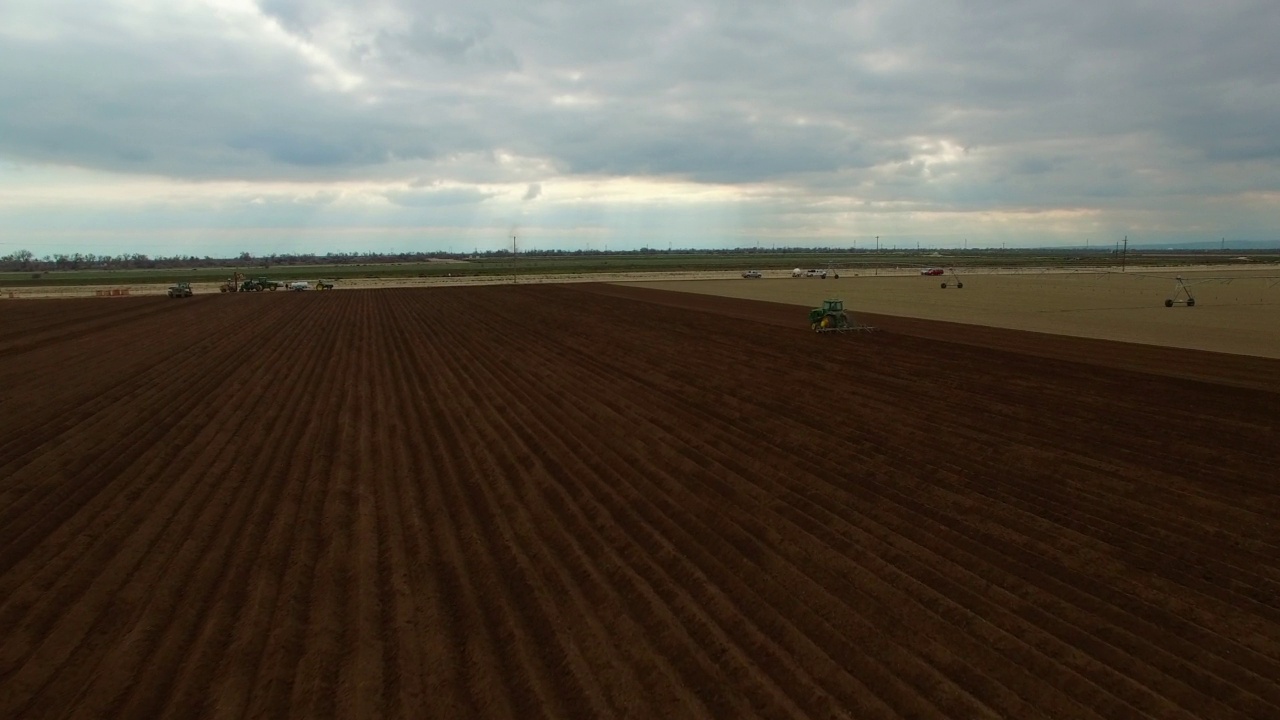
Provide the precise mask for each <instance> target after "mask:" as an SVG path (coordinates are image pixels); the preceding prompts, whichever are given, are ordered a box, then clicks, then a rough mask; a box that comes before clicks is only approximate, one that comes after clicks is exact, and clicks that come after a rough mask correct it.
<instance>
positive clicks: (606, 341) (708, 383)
mask: <svg viewBox="0 0 1280 720" xmlns="http://www.w3.org/2000/svg"><path fill="white" fill-rule="evenodd" d="M795 313H796V310H795V309H794V308H789V307H785V306H778V305H770V304H766V303H752V302H749V301H739V300H726V299H721V298H714V297H696V296H690V295H680V294H673V293H659V292H656V291H647V290H638V289H631V288H619V287H610V286H573V287H570V286H538V287H521V286H514V287H513V286H506V287H479V288H448V289H437V290H382V291H349V292H335V293H309V294H308V293H287V294H281V293H276V294H264V295H257V294H252V295H232V296H198V297H196V298H193V299H190V300H182V301H170V300H166V299H163V298H119V299H107V300H62V301H23V302H12V303H5V304H4V305H2V306H0V322H2V323H3V324H2V325H0V717H5V718H35V717H59V716H81V717H134V718H140V717H163V716H168V717H184V718H185V717H201V716H217V717H241V716H259V717H264V716H265V717H299V718H303V717H305V718H318V717H333V716H341V717H379V716H388V717H448V718H454V717H495V718H501V717H511V718H529V717H556V718H560V717H623V716H626V717H636V718H657V717H725V718H737V717H756V716H763V717H778V718H794V717H821V718H829V717H853V718H890V717H918V718H927V717H952V718H980V717H1013V718H1032V717H1057V718H1063V717H1073V718H1074V717H1093V718H1122V717H1124V718H1127V717H1160V718H1268V717H1280V680H1278V679H1280V491H1278V489H1277V488H1278V486H1277V481H1276V475H1277V467H1280V465H1278V462H1277V461H1278V460H1280V450H1278V449H1277V448H1278V447H1280V437H1278V436H1277V432H1276V424H1277V420H1276V418H1277V407H1280V404H1278V403H1277V401H1278V400H1280V394H1277V390H1278V386H1280V362H1277V361H1274V360H1266V359H1257V358H1246V357H1240V356H1226V355H1214V354H1212V353H1194V354H1192V353H1186V352H1184V351H1174V350H1162V349H1160V348H1151V347H1146V348H1136V347H1134V346H1126V345H1121V344H1115V343H1107V342H1102V341H1089V340H1081V339H1075V338H1063V337H1053V336H1048V335H1036V334H1032V333H1019V332H1016V331H1008V330H1005V331H998V332H996V331H993V332H992V333H989V334H983V333H976V332H975V331H974V330H973V328H971V327H966V326H956V325H948V324H945V323H931V322H929V321H923V320H912V321H905V320H902V321H898V320H895V319H893V318H876V319H875V320H876V321H877V324H881V325H882V326H883V327H884V328H885V331H883V332H879V333H875V334H871V335H863V336H858V337H848V336H846V337H820V336H817V335H815V334H813V333H810V332H808V331H807V330H805V329H802V327H803V326H802V325H798V324H797V321H796V318H795Z"/></svg>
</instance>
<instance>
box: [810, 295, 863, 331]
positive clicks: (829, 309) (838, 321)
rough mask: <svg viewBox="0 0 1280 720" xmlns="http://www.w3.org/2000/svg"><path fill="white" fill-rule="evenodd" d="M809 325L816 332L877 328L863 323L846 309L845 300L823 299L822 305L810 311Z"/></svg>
mask: <svg viewBox="0 0 1280 720" xmlns="http://www.w3.org/2000/svg"><path fill="white" fill-rule="evenodd" d="M809 327H810V328H812V329H813V331H814V332H820V333H830V332H857V331H870V330H875V328H873V327H871V326H869V325H861V324H859V323H858V322H857V321H856V320H854V319H853V317H852V316H850V315H849V314H848V313H846V312H845V310H844V301H843V300H834V299H833V300H823V301H822V307H818V308H814V309H812V310H810V311H809Z"/></svg>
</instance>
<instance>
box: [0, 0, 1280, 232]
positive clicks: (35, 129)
mask: <svg viewBox="0 0 1280 720" xmlns="http://www.w3.org/2000/svg"><path fill="white" fill-rule="evenodd" d="M258 8H259V10H260V13H261V14H260V15H259V16H256V17H255V16H253V15H251V14H247V15H243V16H241V15H233V14H228V13H222V14H214V13H211V12H210V13H204V14H201V13H200V12H199V11H198V10H196V9H186V10H183V9H179V8H178V7H177V6H174V7H170V8H168V9H166V10H160V11H156V12H152V13H150V14H147V15H142V14H136V13H134V11H133V10H132V9H131V8H130V6H128V5H127V4H115V3H111V2H105V3H102V4H98V3H94V4H89V5H85V4H83V3H72V2H66V3H62V4H59V3H49V2H39V1H38V0H14V2H13V3H12V4H6V7H5V8H4V9H0V159H3V160H5V161H9V162H14V163H18V164H35V165H41V166H44V165H49V166H70V167H78V168H88V169H93V170H102V171H107V172H111V173H119V174H124V175H129V176H155V175H159V176H164V177H169V178H174V179H178V180H196V181H201V180H210V179H228V180H244V181H250V182H257V181H263V180H289V181H303V182H316V183H334V182H349V181H376V182H382V183H386V184H389V185H392V186H398V187H404V188H408V189H407V190H403V191H400V190H397V191H392V192H388V193H386V194H385V197H386V198H387V199H389V200H391V201H392V202H393V203H395V204H396V205H397V206H398V207H431V206H440V205H458V204H472V205H484V204H490V203H486V202H484V201H486V200H491V199H493V198H492V195H491V194H488V193H489V191H486V190H481V189H476V190H472V191H467V192H464V191H460V190H457V189H456V187H455V188H454V189H450V190H443V189H441V187H437V186H435V185H431V184H430V183H432V182H438V181H441V180H443V181H446V182H447V183H451V184H453V185H455V186H456V185H457V184H459V183H461V184H466V183H490V184H495V183H508V184H512V185H516V186H525V187H526V188H527V190H526V192H525V199H526V200H529V199H533V198H536V197H539V195H540V193H541V185H540V184H539V183H540V182H542V181H543V180H545V179H548V178H551V177H554V176H556V175H559V176H561V177H565V178H573V177H584V178H605V179H607V178H611V177H617V178H651V179H667V180H683V181H691V182H693V183H699V184H721V185H728V186H740V187H755V186H761V185H767V186H770V187H774V188H777V189H778V193H779V194H775V195H774V196H769V197H765V196H757V197H759V198H760V200H759V202H761V203H765V204H766V206H767V207H773V208H775V209H776V210H777V212H778V213H779V217H783V216H784V215H786V214H787V213H789V212H790V211H789V210H787V208H789V207H791V204H792V203H793V202H794V198H795V197H797V196H798V197H802V198H809V200H810V201H811V205H812V207H829V206H830V205H831V204H832V202H833V198H834V199H836V200H839V199H842V198H843V199H844V200H846V201H847V204H848V206H849V207H861V206H859V205H857V203H859V202H866V203H872V204H876V203H879V204H881V206H883V207H888V206H893V207H910V208H913V212H928V211H931V210H932V211H945V212H953V211H962V212H967V211H972V212H986V211H998V210H1009V211H1047V210H1054V209H1071V210H1074V209H1080V208H1093V209H1096V210H1097V211H1099V212H1108V213H1115V212H1118V211H1119V210H1121V209H1123V208H1126V207H1134V208H1136V207H1141V208H1143V209H1144V212H1150V211H1151V208H1157V207H1161V203H1163V202H1168V203H1171V204H1170V205H1169V206H1168V207H1169V208H1170V210H1171V211H1172V210H1173V208H1174V207H1175V206H1174V205H1173V204H1172V203H1175V202H1181V206H1180V207H1183V208H1185V207H1186V203H1185V198H1186V196H1188V195H1193V194H1195V195H1201V196H1206V197H1208V196H1213V197H1219V198H1221V197H1227V196H1230V195H1232V194H1243V193H1254V194H1256V193H1268V192H1271V193H1274V192H1277V191H1280V170H1278V169H1277V165H1278V164H1277V162H1276V160H1277V158H1280V139H1277V135H1276V133H1275V132H1274V128H1275V127H1280V83H1278V82H1277V81H1276V79H1275V75H1274V68H1275V67H1280V49H1277V48H1278V47H1280V45H1278V44H1277V43H1275V42H1274V38H1275V37H1280V13H1276V12H1274V7H1273V3H1271V2H1270V1H1269V0H1234V1H1232V2H1226V3H1214V4H1204V3H1200V2H1190V1H1189V0H1182V1H1180V2H1169V3H1163V4H1161V5H1160V6H1159V7H1154V8H1153V7H1152V6H1151V5H1150V4H1148V3H1141V2H1137V1H1136V0H1121V1H1120V2H1114V3H1108V4H1103V5H1091V4H1084V5H1081V4H1079V3H1067V2H1056V3H1055V2H1051V3H1008V2H1003V1H1000V2H997V1H996V0H970V1H968V2H964V3H942V2H935V1H932V0H896V1H890V0H864V1H861V2H855V3H847V2H836V1H835V0H831V1H829V2H821V1H815V2H805V3H766V2H734V3H728V2H685V1H681V2H676V1H675V0H655V2H651V3H643V4H637V3H625V2H598V3H544V2H531V3H530V2H514V1H513V0H496V1H491V2H479V3H474V4H472V5H470V6H468V9H465V10H460V9H458V8H457V6H456V5H453V4H448V3H443V2H426V3H421V2H409V1H408V0H403V1H401V0H381V1H380V2H375V3H367V2H356V1H355V0H306V1H305V2H304V1H303V0H259V2H258ZM512 157H515V158H518V159H519V161H512V160H511V158H512ZM421 178H432V180H430V181H424V180H421ZM416 182H423V183H427V184H424V185H422V184H415V183H416ZM535 188H536V189H535ZM517 193H518V191H517ZM1171 198H1182V200H1173V199H1171ZM543 200H544V202H540V203H537V204H536V205H538V206H547V205H549V203H547V202H545V200H546V198H543ZM770 203H771V204H770ZM526 205H529V206H532V205H533V204H529V203H526ZM579 210H582V209H581V208H579ZM583 211H584V212H585V210H583ZM546 212H550V210H549V209H548V210H546ZM715 212H716V213H718V214H716V215H715V216H716V217H720V218H721V219H723V212H724V211H723V208H721V209H719V210H716V211H715ZM1223 212H1227V211H1223ZM1224 217H1225V216H1224ZM565 222H569V220H565ZM831 222H835V220H832V221H831ZM1117 222H1119V221H1117ZM1267 229H1268V228H1265V227H1259V228H1255V231H1257V232H1263V231H1265V230H1267ZM1270 229H1274V228H1270Z"/></svg>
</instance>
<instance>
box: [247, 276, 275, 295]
mask: <svg viewBox="0 0 1280 720" xmlns="http://www.w3.org/2000/svg"><path fill="white" fill-rule="evenodd" d="M279 287H280V283H279V282H277V281H275V280H268V279H266V278H252V279H249V280H245V281H244V283H242V284H241V285H240V292H262V291H263V290H272V291H274V290H276V289H277V288H279Z"/></svg>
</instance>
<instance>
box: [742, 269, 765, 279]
mask: <svg viewBox="0 0 1280 720" xmlns="http://www.w3.org/2000/svg"><path fill="white" fill-rule="evenodd" d="M742 277H744V278H756V279H759V278H762V277H764V273H762V272H760V271H759V270H743V271H742Z"/></svg>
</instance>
